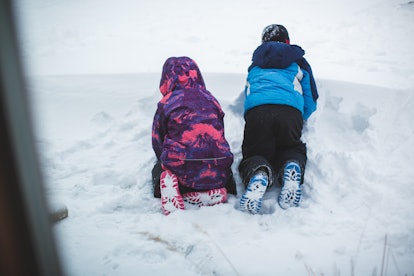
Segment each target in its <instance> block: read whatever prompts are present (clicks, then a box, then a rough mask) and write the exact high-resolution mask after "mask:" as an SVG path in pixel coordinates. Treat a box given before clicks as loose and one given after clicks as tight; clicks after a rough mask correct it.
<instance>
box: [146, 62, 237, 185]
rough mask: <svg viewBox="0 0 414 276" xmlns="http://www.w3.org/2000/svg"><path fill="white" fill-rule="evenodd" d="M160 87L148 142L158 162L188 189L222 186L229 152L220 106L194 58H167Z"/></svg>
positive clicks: (228, 170) (228, 169)
mask: <svg viewBox="0 0 414 276" xmlns="http://www.w3.org/2000/svg"><path fill="white" fill-rule="evenodd" d="M160 91H161V94H162V95H163V98H162V99H161V101H160V102H159V103H158V108H157V111H156V113H155V116H154V122H153V127H152V147H153V149H154V152H155V154H156V156H157V158H158V160H160V161H161V165H162V168H163V169H164V170H165V169H168V170H170V171H171V172H172V173H174V174H175V175H176V176H177V178H178V181H179V184H181V185H183V186H186V187H188V188H191V189H196V190H210V189H214V188H222V187H225V185H226V182H227V181H228V180H229V177H230V176H231V165H232V163H233V154H232V153H231V151H230V147H229V144H228V143H227V141H226V139H225V137H224V122H223V117H224V112H223V111H222V109H221V106H220V104H219V103H218V101H217V100H216V98H215V97H214V96H213V95H212V94H211V93H210V92H209V91H207V90H206V87H205V84H204V80H203V77H202V76H201V73H200V70H199V68H198V66H197V64H196V63H195V62H194V61H193V60H192V59H190V58H188V57H171V58H169V59H167V60H166V62H165V64H164V67H163V71H162V76H161V82H160Z"/></svg>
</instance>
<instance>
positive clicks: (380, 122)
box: [15, 0, 414, 275]
mask: <svg viewBox="0 0 414 276" xmlns="http://www.w3.org/2000/svg"><path fill="white" fill-rule="evenodd" d="M15 3H16V8H17V11H18V14H17V15H18V19H19V24H20V25H19V26H20V30H21V33H20V40H21V46H22V51H23V57H24V61H25V66H26V72H27V75H28V79H29V82H28V86H29V89H30V96H31V101H32V107H33V120H34V124H35V127H36V143H37V145H38V149H39V152H40V155H41V166H42V169H43V174H44V178H45V184H46V190H47V196H48V198H49V200H50V202H51V205H52V204H53V203H57V204H58V205H59V204H64V205H65V206H67V207H68V210H69V216H68V218H66V219H64V220H62V221H60V222H58V223H56V224H55V225H54V226H53V230H54V232H55V233H56V241H57V245H58V249H59V253H60V257H61V260H62V264H63V267H64V270H65V272H66V273H67V275H414V262H413V260H414V234H413V233H414V211H413V210H414V200H413V197H414V185H413V184H414V170H413V169H412V166H413V164H414V158H413V154H414V124H413V122H412V120H413V119H414V108H413V107H412V106H411V105H414V91H413V90H414V85H413V83H414V54H413V50H412V49H413V46H414V36H413V35H412V31H413V30H414V20H413V18H414V4H413V2H412V1H408V0H367V1H360V0H350V1H339V0H333V1H329V0H314V1H298V0H296V1H280V0H267V1H251V0H238V1H236V0H231V1H230V0H229V1H219V0H211V1H189V0H175V1H167V0H159V1H147V2H143V1H133V0H125V1H118V2H116V3H115V1H110V0H99V1H98V0H85V1H80V0H76V1H56V0H38V1H31V0H19V1H16V2H15ZM274 23H277V24H282V25H284V26H285V27H286V28H287V29H288V30H289V35H290V39H291V43H292V44H298V45H300V46H302V47H303V48H304V49H305V50H306V55H305V57H306V58H307V60H308V61H309V62H310V64H311V65H312V68H313V72H314V75H315V78H316V80H317V85H318V88H319V94H320V99H319V102H318V110H317V111H316V113H314V114H313V115H312V117H311V118H310V119H309V120H308V121H307V123H306V126H305V130H304V135H303V140H304V141H305V142H306V143H307V146H308V158H309V161H308V165H307V168H306V175H305V183H304V185H303V191H302V192H303V196H302V202H301V206H300V207H298V208H290V209H287V210H283V209H281V208H280V207H279V206H278V204H277V196H278V193H279V191H280V187H272V188H271V189H270V190H269V191H268V192H267V193H266V194H265V197H264V201H263V208H262V209H263V212H262V214H259V215H251V214H248V213H245V212H241V211H239V210H238V207H237V204H238V201H239V199H240V196H241V194H242V192H243V191H244V188H243V187H242V186H241V181H240V177H239V174H238V172H237V165H238V163H239V162H240V159H241V143H242V137H243V126H244V121H243V116H242V109H243V96H242V92H241V91H242V90H243V88H244V84H245V78H246V73H247V67H248V66H249V65H250V62H251V55H252V53H253V50H254V49H255V48H256V47H257V46H258V45H259V43H260V39H261V32H262V30H263V28H264V27H265V26H266V25H269V24H274ZM181 55H186V56H189V57H191V58H193V59H194V60H195V61H196V62H197V63H198V65H199V67H200V70H201V72H202V73H203V75H204V80H205V82H206V86H207V89H208V90H210V91H211V92H212V93H213V94H214V95H215V96H216V97H217V99H218V100H219V101H220V103H221V104H222V107H223V110H224V111H225V113H226V116H225V127H226V129H225V133H226V138H227V139H228V141H229V143H230V146H231V149H232V152H233V153H234V155H235V161H234V164H233V172H234V174H235V177H236V181H237V184H238V195H237V196H233V195H230V196H229V198H228V203H226V204H220V205H216V206H212V207H201V208H189V209H188V210H185V211H179V212H174V213H172V214H170V215H169V216H164V215H163V214H162V211H161V202H160V199H156V198H153V196H152V190H151V169H152V166H153V163H154V161H155V156H154V153H153V151H152V148H151V125H152V119H153V116H154V113H155V109H156V103H157V102H158V101H159V100H160V98H161V94H160V93H159V91H158V85H159V79H160V76H161V69H162V64H163V62H164V61H165V60H166V59H167V58H168V57H170V56H181Z"/></svg>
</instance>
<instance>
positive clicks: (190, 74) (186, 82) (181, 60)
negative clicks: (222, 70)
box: [160, 57, 206, 96]
mask: <svg viewBox="0 0 414 276" xmlns="http://www.w3.org/2000/svg"><path fill="white" fill-rule="evenodd" d="M184 89H198V90H200V89H201V90H205V89H206V87H205V84H204V79H203V77H202V75H201V72H200V70H199V68H198V66H197V64H196V63H195V61H194V60H192V59H191V58H189V57H170V58H168V59H167V60H166V61H165V63H164V66H163V69H162V75H161V81H160V92H161V94H162V95H163V96H166V95H167V94H169V93H171V92H172V91H175V90H184Z"/></svg>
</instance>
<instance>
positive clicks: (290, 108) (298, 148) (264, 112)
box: [239, 24, 318, 214]
mask: <svg viewBox="0 0 414 276" xmlns="http://www.w3.org/2000/svg"><path fill="white" fill-rule="evenodd" d="M304 54H305V52H304V51H303V50H302V48H300V47H299V46H297V45H290V40H289V34H288V31H287V30H286V28H285V27H284V26H282V25H278V24H273V25H270V26H267V27H266V28H265V29H264V30H263V33H262V44H261V45H260V46H259V47H258V48H257V49H256V50H255V51H254V53H253V58H252V64H251V65H250V67H249V68H248V76H247V84H246V88H245V102H244V118H245V128H244V138H243V144H242V154H243V159H242V161H241V162H240V165H239V172H240V175H241V177H242V179H243V184H244V186H245V187H246V189H245V192H244V194H243V195H242V197H241V199H240V209H241V210H243V211H248V212H250V213H252V214H256V213H258V212H259V211H260V209H261V205H262V198H263V195H264V193H265V191H266V189H267V188H268V187H270V186H271V185H272V184H273V182H279V183H280V184H281V185H282V189H281V192H280V194H279V198H278V202H279V205H280V207H282V208H283V209H286V208H289V207H295V206H298V205H299V203H300V199H301V184H302V183H303V178H304V171H305V166H306V161H307V156H306V144H305V143H303V142H302V141H301V136H302V129H303V122H304V121H306V120H307V119H308V118H309V117H310V116H311V114H312V113H313V112H314V111H315V110H316V101H317V99H318V92H317V88H316V84H315V80H314V78H313V74H312V70H311V67H310V65H309V64H308V62H307V61H306V60H305V58H304V57H303V55H304Z"/></svg>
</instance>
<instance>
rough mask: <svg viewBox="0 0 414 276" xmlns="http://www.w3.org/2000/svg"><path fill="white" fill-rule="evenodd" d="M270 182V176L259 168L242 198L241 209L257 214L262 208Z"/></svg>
mask: <svg viewBox="0 0 414 276" xmlns="http://www.w3.org/2000/svg"><path fill="white" fill-rule="evenodd" d="M268 184H269V177H268V175H267V173H265V172H264V171H261V170H259V171H258V172H257V173H256V174H254V175H253V177H252V178H251V179H250V181H249V184H248V185H247V187H246V191H245V192H244V194H243V195H242V197H241V199H240V209H241V210H242V211H248V212H250V213H252V214H257V213H258V212H259V211H260V209H261V208H262V200H263V195H264V193H265V192H266V189H267V186H268Z"/></svg>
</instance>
